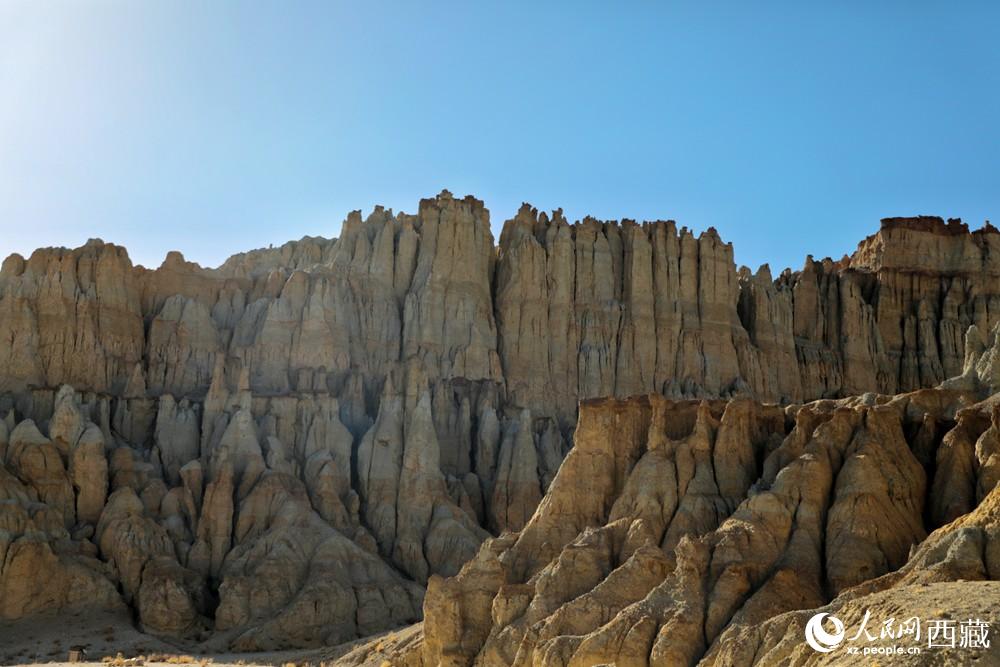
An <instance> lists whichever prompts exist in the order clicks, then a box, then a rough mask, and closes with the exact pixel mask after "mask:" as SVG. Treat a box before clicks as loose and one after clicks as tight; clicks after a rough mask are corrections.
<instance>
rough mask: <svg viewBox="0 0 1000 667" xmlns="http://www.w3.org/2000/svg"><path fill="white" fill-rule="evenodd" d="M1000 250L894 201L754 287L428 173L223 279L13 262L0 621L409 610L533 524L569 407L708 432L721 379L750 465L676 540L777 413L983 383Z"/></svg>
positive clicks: (694, 255)
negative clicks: (492, 205)
mask: <svg viewBox="0 0 1000 667" xmlns="http://www.w3.org/2000/svg"><path fill="white" fill-rule="evenodd" d="M998 244H1000V235H998V234H997V233H996V230H994V229H992V228H991V227H988V226H987V227H986V228H984V229H983V230H980V231H976V232H971V233H970V232H969V231H968V230H967V228H966V227H965V226H964V225H962V224H961V223H958V222H954V221H949V222H948V223H945V222H943V221H942V220H940V219H938V218H912V219H888V220H884V221H883V223H882V229H881V230H880V231H879V232H878V233H876V234H875V235H873V236H871V237H869V238H868V239H866V240H865V241H863V242H862V243H861V245H860V246H859V248H858V250H857V252H856V253H855V254H854V255H853V256H852V257H849V258H844V259H842V260H839V261H837V262H834V261H831V260H823V261H814V260H812V259H811V258H810V259H808V260H807V261H806V265H805V267H804V268H803V270H802V271H800V272H791V271H785V272H783V273H782V274H781V275H779V276H778V277H777V278H776V279H774V278H773V276H771V275H770V272H769V270H768V269H767V267H763V268H761V269H760V270H759V271H758V272H757V273H756V274H751V273H750V272H749V271H748V270H746V269H737V267H736V266H735V265H734V263H733V253H732V247H731V246H730V245H729V244H726V243H724V242H723V241H722V240H721V239H720V238H719V235H718V234H717V233H716V232H715V231H714V230H708V231H707V232H705V233H703V234H701V235H700V236H698V237H695V236H694V234H692V233H691V232H690V231H689V230H687V229H679V230H678V229H677V227H676V225H675V224H674V223H672V222H652V223H643V224H637V223H634V222H631V221H624V222H622V223H621V224H619V223H614V222H601V221H597V220H594V219H590V218H588V219H585V220H584V221H582V222H579V223H576V224H569V223H568V222H567V221H566V220H565V219H564V218H563V217H562V215H561V213H560V212H558V211H556V212H554V213H553V214H552V215H551V216H549V215H546V214H544V213H538V212H537V211H535V210H534V209H532V208H530V207H529V206H524V207H522V208H521V210H520V211H519V212H518V213H517V215H516V216H515V217H514V218H513V219H512V220H509V221H508V222H507V223H506V224H505V225H504V229H503V232H502V234H501V236H500V239H499V243H498V244H495V243H494V240H493V236H492V234H491V231H490V221H489V213H488V211H487V210H486V209H485V207H484V205H483V203H482V202H481V201H478V200H476V199H474V198H472V197H466V198H464V199H457V198H454V197H453V196H451V195H450V194H449V193H447V192H443V193H441V194H440V195H438V196H437V197H435V198H433V199H425V200H422V201H421V202H420V206H419V208H418V211H417V213H416V214H415V215H407V214H397V215H393V214H392V213H391V212H389V211H386V210H384V209H382V208H376V209H375V211H373V212H372V213H371V215H369V216H368V217H367V219H364V220H363V219H362V217H361V214H360V213H359V212H354V213H351V214H350V215H349V216H348V218H347V220H346V221H345V222H344V225H343V228H342V230H341V234H340V237H339V238H338V239H336V240H327V239H319V238H306V239H302V240H301V241H297V242H290V243H288V244H285V245H284V246H281V247H279V248H269V249H263V250H256V251H251V252H247V253H243V254H240V255H235V256H233V257H231V258H230V259H229V260H227V261H226V262H225V263H224V264H223V265H222V266H220V267H218V268H216V269H205V268H202V267H199V266H197V265H195V264H192V263H189V262H186V261H185V260H184V258H183V257H182V256H181V255H180V254H179V253H171V254H169V255H168V256H167V258H166V260H165V261H164V262H163V264H162V265H161V266H160V267H159V268H157V269H154V270H150V269H146V268H143V267H138V266H133V265H132V263H131V262H130V260H129V258H128V256H127V254H126V252H125V250H124V249H123V248H120V247H117V246H114V245H111V244H106V243H103V242H101V241H91V242H88V243H87V244H86V245H85V246H83V247H81V248H77V249H74V250H66V249H52V248H49V249H41V250H38V251H36V252H35V253H33V254H32V255H31V257H30V258H28V259H24V258H22V257H20V256H18V255H12V256H11V257H8V258H7V259H6V260H5V261H4V263H3V266H2V268H0V415H3V416H4V420H3V422H2V430H0V464H2V467H0V525H2V526H3V531H4V532H2V533H0V535H2V537H0V563H3V565H2V569H0V592H2V594H3V595H2V596H0V600H2V602H0V617H2V618H19V617H23V616H25V615H30V614H33V613H37V612H41V611H68V610H78V609H81V608H87V607H92V606H95V605H97V606H106V607H119V606H122V605H127V606H128V607H130V608H131V609H132V610H133V611H134V612H135V615H136V618H137V619H138V621H139V623H140V625H141V627H143V628H144V629H145V630H147V631H148V632H152V633H155V634H159V635H163V636H169V637H175V638H184V639H187V640H190V641H200V642H209V643H211V642H216V643H217V644H219V645H221V646H226V647H236V648H245V649H261V648H276V647H282V646H304V645H315V644H319V643H332V642H337V641H343V640H346V639H349V638H353V637H356V636H362V635H366V634H371V633H373V632H376V631H378V630H381V629H385V628H387V627H391V626H394V625H398V624H400V623H405V622H409V621H413V620H417V619H418V618H420V616H421V604H422V603H421V600H422V597H423V594H424V585H425V584H426V583H427V582H428V580H430V579H432V578H433V577H434V575H444V576H451V575H456V574H457V573H459V571H460V569H461V568H462V565H463V563H465V562H466V561H468V560H469V559H470V558H472V557H473V556H474V555H475V554H476V553H477V551H478V550H479V548H480V544H481V543H482V542H483V540H485V539H486V538H487V537H488V536H489V535H490V534H493V535H500V534H502V533H504V532H505V531H521V530H522V529H524V530H525V531H528V530H529V528H528V526H529V525H530V521H533V520H534V519H533V518H532V517H533V516H537V514H536V508H537V507H538V505H539V502H540V501H541V500H542V497H543V495H544V494H545V493H546V491H549V490H550V489H551V488H552V487H553V486H554V485H555V484H556V481H557V480H558V478H559V477H558V476H557V471H559V472H558V475H559V476H562V475H564V474H569V473H564V472H562V471H560V464H561V463H562V461H563V458H564V457H565V456H566V454H567V452H568V451H569V444H570V442H571V434H572V432H573V429H574V428H575V427H576V425H577V421H578V417H580V418H581V420H582V417H583V416H584V415H586V414H587V412H586V409H585V410H584V412H581V413H578V410H579V408H578V405H579V402H580V401H587V400H589V399H594V398H606V397H618V398H625V397H627V396H631V395H637V394H660V395H663V396H666V397H668V398H670V399H678V400H682V399H689V398H705V399H710V400H711V401H712V402H711V403H709V405H710V406H714V407H710V408H709V409H708V412H707V413H705V414H702V413H704V412H705V411H704V410H703V409H701V408H699V409H698V410H696V409H695V408H694V407H691V406H696V404H695V403H690V404H688V403H678V404H677V405H682V404H683V405H689V407H686V408H677V409H678V410H681V411H682V412H683V411H686V412H684V415H686V416H684V417H683V419H681V418H680V417H677V419H680V422H678V423H688V422H691V423H692V424H694V423H696V422H697V423H704V424H708V423H711V422H712V420H715V421H718V420H720V419H722V422H725V419H723V416H722V415H723V413H724V412H725V411H726V410H728V408H723V407H722V406H724V405H725V402H724V401H725V399H735V402H734V403H732V405H736V406H743V407H739V408H735V407H734V408H732V409H733V410H742V411H743V412H745V413H746V416H745V423H744V422H739V424H738V425H737V426H738V428H742V429H745V430H746V431H747V433H748V434H752V435H747V436H746V438H744V439H745V440H746V442H744V443H743V444H742V445H740V447H739V448H737V450H738V451H735V452H734V453H733V455H734V456H736V457H737V460H736V462H735V463H733V464H732V465H735V466H736V467H737V468H740V469H742V470H743V471H742V472H739V471H736V472H734V475H736V477H735V478H734V479H735V480H736V481H733V482H732V488H728V489H726V490H722V491H720V494H721V495H719V497H718V498H715V497H712V498H708V499H704V500H700V501H698V502H699V503H700V504H699V505H698V506H697V507H696V508H695V509H692V510H691V517H690V518H689V519H688V520H687V521H688V524H690V525H688V524H684V525H685V526H686V527H679V528H676V529H673V532H672V533H670V534H671V535H673V537H671V540H672V541H670V542H669V546H671V548H672V547H673V546H674V545H675V544H676V545H679V544H680V540H681V539H682V538H683V537H684V536H685V535H687V534H688V533H690V532H692V530H693V534H701V533H702V532H704V531H706V530H709V529H714V528H715V526H716V524H717V523H718V522H719V521H721V520H722V519H723V518H724V517H725V516H728V515H729V513H731V512H732V511H733V510H734V508H735V506H736V505H737V504H738V503H739V502H740V501H741V499H742V497H743V495H744V494H745V493H746V492H747V486H748V485H749V484H750V483H751V482H753V480H754V479H756V477H755V476H754V475H755V474H756V473H755V472H754V470H751V468H754V466H756V460H757V459H759V458H760V457H761V456H762V452H763V451H764V450H762V449H761V448H762V447H766V446H770V445H766V442H770V441H775V439H776V438H779V436H781V437H783V436H784V435H785V432H784V430H783V429H785V428H786V426H785V424H786V422H788V420H789V419H791V418H790V417H789V416H787V415H786V416H781V415H782V414H783V413H782V408H778V407H774V406H773V405H766V404H767V403H775V402H776V403H779V404H782V405H784V404H790V403H801V402H803V401H809V400H813V399H832V398H838V397H846V396H851V395H855V394H862V393H864V392H879V393H882V394H896V393H900V392H904V391H909V390H915V389H919V388H921V387H930V386H934V385H937V384H938V383H940V382H942V381H943V380H944V379H945V378H949V377H952V376H962V377H965V378H966V379H965V380H963V382H965V384H969V383H970V382H971V383H973V384H974V382H973V379H972V376H968V375H962V374H963V373H965V372H966V371H967V370H968V369H966V368H965V367H964V366H963V358H964V353H963V341H962V338H963V334H964V333H965V332H966V330H967V329H968V328H969V327H970V326H971V325H977V327H978V330H981V331H991V330H992V328H993V326H994V324H995V323H996V322H997V321H998V320H1000V301H998V299H1000V281H998V280H997V279H998V277H1000V259H998V254H997V252H996V250H995V248H996V247H997V246H998ZM982 347H983V348H984V349H985V347H986V346H985V344H984V345H982ZM963 386H964V385H963ZM966 390H968V389H963V390H962V391H966ZM951 391H959V389H953V390H951ZM664 400H666V399H664ZM671 404H672V405H673V403H671ZM720 410H722V411H723V412H720ZM696 413H697V414H696ZM741 414H742V413H741ZM803 414H805V413H803ZM935 414H936V413H935ZM950 418H951V417H948V416H947V415H946V416H943V417H940V419H944V420H946V421H947V419H950ZM672 419H673V417H672ZM582 423H583V422H582V421H581V425H582ZM734 423H735V422H734ZM737 426H734V428H737ZM670 428H674V427H673V426H671V427H670ZM705 428H707V427H705ZM713 428H715V427H713ZM672 437H680V436H672ZM699 437H702V436H699ZM935 437H936V436H935ZM580 438H581V435H580V433H579V432H578V433H577V440H576V442H577V447H579V442H580ZM705 438H709V440H711V438H710V437H709V436H704V437H703V438H702V439H703V440H704V439H705ZM706 442H707V441H706ZM772 444H773V443H772ZM706 448H707V451H711V449H712V446H711V444H710V443H709V444H707V445H706V444H704V443H702V444H697V445H696V444H694V443H692V444H689V445H688V449H689V450H691V451H690V452H689V454H685V457H687V458H686V459H685V460H688V459H691V458H692V457H693V458H694V459H697V457H698V456H701V455H702V454H697V453H696V452H701V451H702V450H706ZM637 451H638V450H637ZM637 455H638V454H637ZM963 456H964V455H963ZM751 459H752V460H753V461H751ZM962 461H965V458H963V457H958V458H956V459H955V464H954V465H955V466H956V467H961V465H964V464H963V463H961V462H962ZM751 463H753V465H751ZM615 465H616V466H617V467H616V468H614V470H616V471H618V472H616V473H615V474H620V475H625V474H626V472H627V470H628V469H630V467H631V463H628V465H624V464H623V465H618V464H615ZM692 465H693V464H692ZM727 465H729V464H727ZM564 469H565V468H564ZM915 470H916V469H915V468H914V471H915ZM904 472H906V471H904ZM910 472H913V471H910ZM907 474H908V473H907ZM619 481H621V482H623V483H624V478H623V479H622V480H619ZM580 483H581V484H596V483H597V479H594V480H580ZM675 491H676V493H677V494H678V497H680V495H683V494H681V493H680V490H679V488H678V490H675ZM913 493H914V495H920V494H919V493H917V490H914V492H913ZM605 496H607V494H605ZM605 496H602V498H604V500H603V501H602V502H608V503H610V502H612V500H613V499H612V498H611V496H607V497H605ZM551 497H552V496H551V494H550V496H549V498H551ZM547 502H548V501H547ZM907 502H911V503H912V502H916V500H912V499H911V501H907ZM945 505H946V506H945V507H943V508H941V509H940V515H941V516H948V517H950V518H954V516H953V515H954V514H955V512H957V511H959V510H964V511H969V510H971V509H972V507H974V504H973V501H972V500H968V499H965V500H963V499H961V498H960V499H958V500H955V499H953V498H951V496H949V500H948V501H947V502H946V503H945ZM949 508H950V509H949ZM904 509H905V510H906V511H907V512H910V514H912V511H911V510H912V508H911V507H909V506H907V507H906V508H904ZM594 511H595V512H597V514H594V516H593V517H592V518H593V519H594V520H595V521H596V520H598V519H600V520H601V521H603V520H604V519H603V514H601V513H600V512H598V510H597V509H595V510H594ZM601 511H603V510H601ZM901 511H902V510H901ZM588 516H589V515H588ZM678 525H680V524H678ZM692 526H694V527H698V526H700V528H697V529H694V528H691V527H692ZM648 528H649V530H653V531H654V532H656V531H658V530H659V528H657V527H656V524H655V523H654V524H652V526H651V527H648ZM689 528H690V530H689ZM636 530H638V529H636ZM920 530H923V528H920V527H918V526H914V528H913V531H912V534H908V535H907V536H906V539H910V538H912V539H917V536H918V534H919V533H920ZM667 532H670V531H667ZM675 538H676V539H675ZM501 539H504V538H501ZM633 541H634V542H635V543H636V544H637V543H638V542H636V541H641V540H640V536H639V535H637V536H635V537H634V538H633ZM902 541H905V540H901V541H900V543H902ZM553 544H555V543H553ZM897 547H898V545H895V546H893V547H892V549H894V550H893V551H891V553H890V554H888V555H885V556H884V557H883V558H882V560H880V561H879V562H883V561H884V562H889V563H896V562H898V561H899V557H898V553H897V552H898V551H899V548H901V547H898V548H897ZM549 548H554V546H551V545H550V547H549ZM548 555H551V554H548V553H546V554H544V556H548ZM532 558H534V559H535V560H538V562H537V563H535V564H534V565H532V564H530V563H527V564H524V565H522V566H519V567H523V568H526V569H524V570H523V571H524V572H528V571H529V570H530V569H531V568H532V567H535V566H537V565H539V564H541V563H542V562H543V561H542V560H540V559H542V558H543V557H542V556H532ZM873 558H874V556H873ZM347 563H350V566H347V565H345V564H347ZM667 565H670V563H666V562H664V563H661V564H660V566H658V567H660V568H661V569H663V568H665V567H666V566H667ZM664 571H666V570H664ZM42 573H44V574H42ZM459 576H461V575H459ZM821 583H822V584H823V586H829V585H834V584H831V583H830V582H821ZM836 585H838V586H839V585H840V584H839V583H838V584H836ZM432 591H433V587H432ZM39 600H43V601H44V604H42V603H40V602H38V601H39Z"/></svg>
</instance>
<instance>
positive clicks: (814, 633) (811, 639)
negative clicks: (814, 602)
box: [806, 613, 844, 653]
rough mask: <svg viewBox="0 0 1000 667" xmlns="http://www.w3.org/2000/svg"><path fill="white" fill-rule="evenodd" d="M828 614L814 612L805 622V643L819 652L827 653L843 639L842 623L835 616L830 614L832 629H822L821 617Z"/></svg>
mask: <svg viewBox="0 0 1000 667" xmlns="http://www.w3.org/2000/svg"><path fill="white" fill-rule="evenodd" d="M827 616H830V614H825V613H822V614H816V615H815V616H813V617H812V618H810V619H809V622H808V623H806V643H808V644H809V646H811V647H812V648H813V649H814V650H816V651H819V652H820V653H829V652H830V651H832V650H834V649H835V648H837V647H838V646H840V642H842V641H844V624H843V623H842V622H841V621H840V619H839V618H837V617H836V616H830V621H831V622H832V623H833V627H834V631H833V632H827V631H826V630H824V629H823V619H824V618H826V617H827Z"/></svg>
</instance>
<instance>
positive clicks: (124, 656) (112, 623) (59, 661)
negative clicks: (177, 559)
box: [0, 612, 367, 667]
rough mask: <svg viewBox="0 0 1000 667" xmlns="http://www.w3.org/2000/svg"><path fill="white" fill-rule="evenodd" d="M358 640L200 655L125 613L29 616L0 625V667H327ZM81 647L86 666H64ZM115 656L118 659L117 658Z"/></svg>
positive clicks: (77, 664) (356, 643) (198, 652)
mask: <svg viewBox="0 0 1000 667" xmlns="http://www.w3.org/2000/svg"><path fill="white" fill-rule="evenodd" d="M362 641H367V640H359V641H357V642H352V643H349V644H344V645H342V646H338V647H329V646H328V647H324V648H319V649H301V650H293V651H277V652H266V653H245V654H239V653H217V652H202V651H201V650H200V649H199V647H197V646H191V645H188V646H184V645H180V644H171V643H168V642H165V641H162V640H160V639H156V638H155V637H151V636H149V635H146V634H143V633H141V632H139V631H138V630H136V629H135V627H134V626H133V625H132V619H131V618H130V617H129V616H128V614H127V613H124V612H123V613H86V614H75V615H59V616H35V617H32V618H31V619H30V620H24V621H0V665H36V664H47V665H60V666H61V665H71V664H73V665H74V667H80V665H86V664H89V665H97V666H99V667H107V662H110V663H111V664H112V665H118V666H120V667H138V666H139V665H200V666H203V667H204V666H205V665H209V664H211V665H212V666H213V667H224V666H226V665H279V666H280V665H288V664H294V665H296V666H303V665H316V666H319V665H321V664H326V665H332V663H333V661H335V660H336V659H337V658H338V657H340V656H342V655H344V654H346V653H348V652H349V651H351V650H352V649H354V648H356V647H357V646H358V645H359V644H361V643H362ZM76 647H83V648H84V649H85V650H86V659H85V660H86V662H84V663H68V662H66V660H68V659H69V651H70V649H72V648H76ZM119 654H121V658H120V659H118V656H119Z"/></svg>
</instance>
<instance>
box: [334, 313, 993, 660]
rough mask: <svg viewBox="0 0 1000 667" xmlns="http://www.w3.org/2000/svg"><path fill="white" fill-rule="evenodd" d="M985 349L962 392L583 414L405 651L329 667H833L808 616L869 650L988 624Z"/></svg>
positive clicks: (989, 441) (599, 403) (970, 653)
mask: <svg viewBox="0 0 1000 667" xmlns="http://www.w3.org/2000/svg"><path fill="white" fill-rule="evenodd" d="M998 336H1000V327H998V328H997V329H995V330H994V332H993V335H992V336H991V345H990V347H989V348H987V349H985V350H984V349H983V347H982V345H981V343H980V342H979V341H980V339H981V336H980V335H979V333H978V332H977V331H976V330H975V329H972V330H971V331H970V333H969V336H968V338H969V341H970V345H969V348H970V349H969V354H968V355H967V358H966V360H965V373H963V375H962V376H961V377H959V378H956V379H955V380H953V381H949V382H948V383H945V385H944V386H942V387H941V388H935V389H927V390H919V391H916V392H910V393H905V394H900V395H896V396H892V397H891V396H886V395H881V394H876V393H868V394H865V395H863V396H858V397H851V398H845V399H836V400H835V399H823V400H817V401H813V402H809V403H806V404H801V405H789V406H784V407H783V406H779V405H775V404H762V403H760V402H758V401H756V400H753V399H748V398H738V399H731V400H728V401H719V400H715V401H710V400H701V401H698V400H672V399H667V398H664V397H662V396H657V395H650V396H641V397H634V398H630V399H625V400H620V399H612V398H608V399H595V400H591V401H586V402H583V403H582V404H581V407H580V416H579V422H578V425H577V429H576V434H575V437H574V446H573V448H572V449H571V450H570V452H569V454H568V456H567V457H566V460H565V461H564V463H563V465H562V467H561V468H560V470H559V473H558V474H557V476H556V478H555V480H554V481H553V483H552V485H551V487H550V488H549V491H548V493H547V494H546V495H545V497H544V499H543V500H542V502H541V503H540V505H539V506H538V509H537V510H536V511H535V513H534V515H533V516H532V517H531V519H530V520H529V521H528V522H527V524H526V525H525V527H524V528H523V529H522V530H521V531H518V532H509V533H505V534H504V535H502V536H500V537H497V538H491V539H489V540H487V541H486V542H485V543H484V544H483V546H482V548H481V549H480V551H479V553H478V554H477V555H476V557H475V558H473V559H472V560H471V561H469V562H468V563H467V564H466V565H465V566H464V567H463V568H462V570H461V572H460V573H459V574H458V575H456V576H454V577H451V578H447V579H446V578H442V577H437V576H435V577H432V578H431V580H430V582H429V586H428V589H427V596H426V599H425V603H424V622H423V625H422V627H420V628H418V629H417V631H416V633H415V634H413V633H410V634H404V635H402V638H401V639H396V638H390V639H388V640H385V639H384V640H382V641H380V642H379V644H378V645H377V646H372V645H366V646H363V647H361V648H359V649H357V650H356V651H354V652H353V653H352V654H350V655H348V656H347V657H346V658H345V659H344V660H343V661H342V664H344V665H356V664H379V663H378V660H379V659H383V658H385V659H388V661H389V664H397V665H411V666H417V665H425V666H429V665H441V666H452V667H457V666H461V665H473V664H475V665H481V666H483V667H487V666H493V665H496V666H501V665H514V666H518V667H519V666H522V665H525V666H526V665H532V666H536V667H586V666H591V665H612V664H613V665H619V666H630V667H631V666H640V665H641V666H643V667H660V666H662V667H674V666H678V665H701V666H704V667H708V666H709V665H726V666H731V667H735V666H746V667H750V666H752V665H760V666H765V665H766V666H768V667H770V666H773V665H813V664H843V665H850V664H858V662H857V661H858V660H859V657H858V656H853V655H850V654H847V652H846V649H845V648H841V650H840V651H839V653H836V654H830V655H827V654H824V653H821V652H817V651H815V650H813V649H812V648H810V647H809V646H808V645H807V644H806V643H805V634H804V631H805V626H806V624H807V622H808V621H809V619H810V618H811V617H813V616H814V615H815V614H817V613H821V612H823V613H828V614H835V615H836V617H837V618H838V619H841V620H843V621H844V622H845V623H846V624H848V625H850V626H852V627H857V626H859V624H861V623H862V621H863V619H864V618H865V615H866V614H869V615H871V614H874V618H876V619H878V620H877V621H873V627H874V632H875V638H876V639H878V637H879V629H880V628H881V624H882V622H883V621H884V620H885V619H889V622H890V623H892V621H893V618H894V617H895V618H896V619H900V622H902V620H901V616H905V617H914V616H915V617H918V618H921V617H922V618H924V619H933V618H952V619H959V618H960V619H963V620H964V619H966V618H968V619H972V618H982V619H985V620H986V622H987V623H990V622H991V621H992V622H994V623H995V622H996V610H997V609H998V608H1000V486H998V484H997V482H998V481H1000V440H998V433H1000V431H998V428H1000V406H998V403H997V396H998V395H997V394H996V392H997V390H998V389H1000V385H998V384H996V382H994V381H992V378H993V376H992V373H994V372H995V371H996V370H997V369H998V368H1000V365H998V363H997V361H996V359H997V357H996V356H995V355H996V353H997V352H998V351H1000V345H998V340H997V337H998ZM984 396H986V397H987V398H985V399H983V397H984ZM869 617H871V616H869ZM876 623H877V627H875V624H876ZM925 631H926V630H925ZM883 638H884V635H883ZM888 643H889V644H892V643H893V642H892V641H889V642H888ZM897 658H898V659H895V658H894V660H895V661H890V662H889V663H888V664H913V665H917V664H1000V647H998V646H996V644H995V643H992V644H990V645H988V646H979V647H967V648H966V649H965V650H963V651H961V652H960V653H958V654H956V653H955V652H951V653H948V652H945V653H938V654H936V655H930V656H928V655H926V654H925V655H923V659H924V661H923V662H922V661H921V659H920V657H919V656H906V655H904V656H898V657H897Z"/></svg>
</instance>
